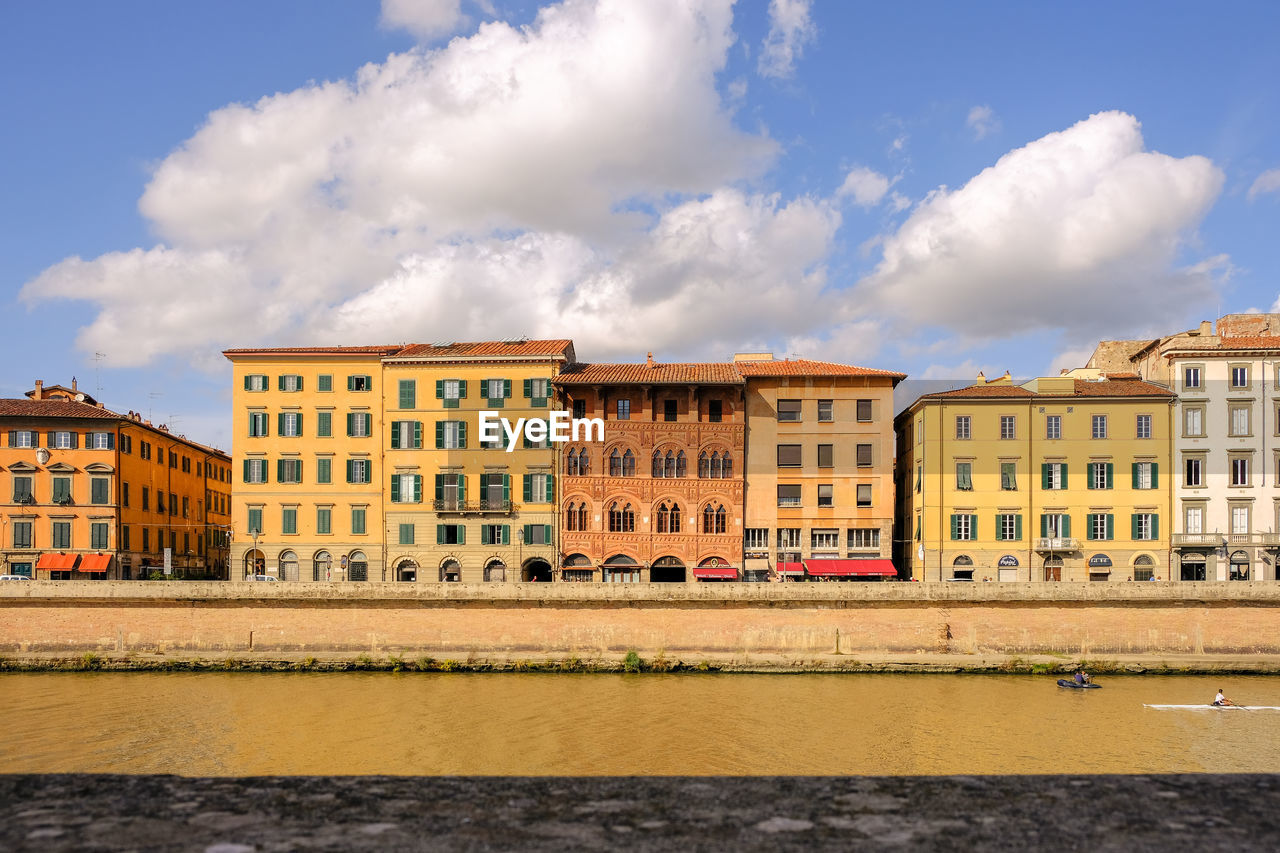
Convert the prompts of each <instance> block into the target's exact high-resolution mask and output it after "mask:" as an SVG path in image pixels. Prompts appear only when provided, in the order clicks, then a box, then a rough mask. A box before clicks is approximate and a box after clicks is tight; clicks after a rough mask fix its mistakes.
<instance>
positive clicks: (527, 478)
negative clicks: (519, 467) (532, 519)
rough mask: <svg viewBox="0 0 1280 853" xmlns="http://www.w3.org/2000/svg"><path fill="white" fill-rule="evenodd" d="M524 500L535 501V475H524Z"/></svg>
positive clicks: (526, 501)
mask: <svg viewBox="0 0 1280 853" xmlns="http://www.w3.org/2000/svg"><path fill="white" fill-rule="evenodd" d="M524 502H525V503H533V475H532V474H525V475H524Z"/></svg>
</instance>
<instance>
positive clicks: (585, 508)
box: [554, 353, 746, 582]
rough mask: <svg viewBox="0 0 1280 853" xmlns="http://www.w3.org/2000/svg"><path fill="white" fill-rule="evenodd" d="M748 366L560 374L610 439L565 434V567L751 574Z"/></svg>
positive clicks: (566, 396)
mask: <svg viewBox="0 0 1280 853" xmlns="http://www.w3.org/2000/svg"><path fill="white" fill-rule="evenodd" d="M743 385H744V380H743V378H742V376H741V374H739V373H738V371H737V370H736V369H735V368H734V366H733V365H732V364H727V363H713V364H658V363H655V362H654V361H653V355H652V353H650V355H649V359H648V362H647V363H644V364H570V365H568V366H566V367H565V368H564V370H563V372H561V373H560V374H559V375H558V376H556V378H555V379H554V386H555V388H556V391H557V393H558V395H559V397H560V400H561V403H562V404H563V405H564V406H565V408H567V409H570V410H571V412H572V416H573V417H575V418H601V419H603V420H604V441H603V442H595V441H592V442H585V441H579V442H571V443H568V444H564V445H562V446H561V452H560V466H559V467H560V471H561V472H562V473H563V479H562V480H561V483H562V487H561V490H560V494H561V496H562V497H561V501H560V510H561V513H562V515H561V523H560V530H561V554H562V560H561V568H560V579H561V580H566V581H591V580H603V581H614V582H646V581H657V582H661V581H676V582H680V581H686V580H694V579H697V580H740V579H741V578H742V574H741V570H742V513H743V496H744V492H743V479H742V470H743V451H744V440H745V428H746V418H745V413H744V409H743Z"/></svg>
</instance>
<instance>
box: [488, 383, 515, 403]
mask: <svg viewBox="0 0 1280 853" xmlns="http://www.w3.org/2000/svg"><path fill="white" fill-rule="evenodd" d="M484 396H485V400H486V401H487V402H488V404H489V406H490V407H491V408H494V409H500V408H502V407H503V406H504V405H506V399H507V398H508V397H510V396H511V380H510V379H486V380H484Z"/></svg>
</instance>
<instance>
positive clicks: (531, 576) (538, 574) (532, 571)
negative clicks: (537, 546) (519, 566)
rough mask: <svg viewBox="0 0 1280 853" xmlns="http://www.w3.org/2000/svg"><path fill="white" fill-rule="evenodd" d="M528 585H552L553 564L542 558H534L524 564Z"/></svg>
mask: <svg viewBox="0 0 1280 853" xmlns="http://www.w3.org/2000/svg"><path fill="white" fill-rule="evenodd" d="M523 574H524V579H525V581H526V582H527V583H551V564H550V563H548V562H547V561H546V560H544V559H542V558H541V557H533V558H531V559H529V560H528V561H526V562H525V564H524V572H523Z"/></svg>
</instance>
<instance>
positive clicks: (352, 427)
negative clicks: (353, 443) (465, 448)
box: [347, 412, 356, 437]
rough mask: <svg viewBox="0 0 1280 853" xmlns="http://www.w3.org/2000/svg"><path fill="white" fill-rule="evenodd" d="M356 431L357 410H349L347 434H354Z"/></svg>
mask: <svg viewBox="0 0 1280 853" xmlns="http://www.w3.org/2000/svg"><path fill="white" fill-rule="evenodd" d="M355 433H356V414H355V412H347V436H348V437H350V436H353V435H355Z"/></svg>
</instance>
